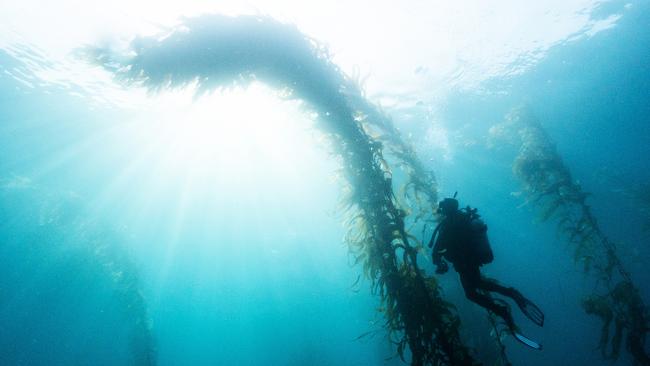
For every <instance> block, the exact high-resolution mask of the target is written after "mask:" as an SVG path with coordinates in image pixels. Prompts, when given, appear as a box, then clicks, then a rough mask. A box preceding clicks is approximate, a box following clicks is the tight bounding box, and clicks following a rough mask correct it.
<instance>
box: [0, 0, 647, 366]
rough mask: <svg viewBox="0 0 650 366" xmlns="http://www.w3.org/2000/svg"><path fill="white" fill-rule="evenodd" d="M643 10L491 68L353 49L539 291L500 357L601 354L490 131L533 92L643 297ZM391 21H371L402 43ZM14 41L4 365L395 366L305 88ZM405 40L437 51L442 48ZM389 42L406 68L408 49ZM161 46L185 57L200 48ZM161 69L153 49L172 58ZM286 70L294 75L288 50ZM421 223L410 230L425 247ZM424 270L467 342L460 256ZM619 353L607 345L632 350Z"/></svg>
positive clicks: (498, 263)
mask: <svg viewBox="0 0 650 366" xmlns="http://www.w3.org/2000/svg"><path fill="white" fill-rule="evenodd" d="M467 6H469V7H468V8H467V11H468V12H471V11H472V8H471V6H470V5H467ZM648 10H650V9H649V7H648V4H647V3H645V2H630V3H624V2H616V1H613V2H604V3H596V5H594V6H593V7H592V8H589V9H587V10H584V12H583V14H584V13H586V14H587V15H588V17H587V18H588V20H589V21H592V22H597V21H599V20H607V19H609V20H610V22H611V24H610V23H608V24H610V25H611V27H605V28H604V29H598V28H580V30H579V31H578V32H573V33H568V34H565V35H564V36H562V37H559V39H558V40H556V41H553V42H551V43H549V44H546V45H544V46H542V47H541V49H542V51H540V50H539V49H537V50H535V52H531V53H525V52H523V51H521V50H518V49H513V50H512V52H513V53H514V54H516V53H517V52H518V51H521V52H522V54H520V55H519V57H516V58H514V59H512V60H507V62H505V61H504V62H505V66H504V65H497V66H499V67H496V66H494V68H490V67H488V66H491V64H489V62H490V60H492V59H491V58H490V57H486V61H485V62H486V63H487V64H481V63H480V61H478V60H480V59H481V57H478V58H476V59H469V60H468V61H465V63H464V66H463V67H458V68H456V69H455V70H454V71H453V72H450V74H449V75H443V76H435V77H434V76H431V75H432V74H435V72H434V71H428V72H427V71H423V70H435V68H436V67H437V64H436V63H435V62H432V63H431V64H422V65H417V66H418V68H417V69H416V68H414V69H410V70H408V72H404V73H403V74H400V73H396V74H393V75H395V76H394V77H393V76H389V73H383V72H385V70H384V68H386V67H388V66H386V65H384V64H382V63H381V62H379V61H377V64H375V63H373V57H374V55H373V53H372V52H368V53H367V54H366V55H364V56H363V60H359V61H358V62H359V63H360V65H358V68H359V69H360V73H361V74H362V75H364V74H366V73H370V70H375V72H376V74H370V76H369V77H368V81H367V88H368V92H367V98H368V100H369V101H370V102H372V103H381V104H382V105H383V106H384V108H383V109H384V111H385V112H386V113H387V114H388V115H390V117H391V118H392V119H393V122H394V124H395V125H396V126H397V127H398V128H399V129H400V131H401V135H402V136H404V138H405V139H406V140H407V141H408V142H409V143H411V144H412V145H413V146H414V149H415V151H416V152H417V154H418V156H419V158H420V159H421V160H422V161H423V162H424V164H425V167H426V168H427V169H429V170H432V171H433V172H434V173H435V175H436V178H437V181H438V189H439V195H440V196H441V197H444V196H447V195H452V194H453V193H454V192H455V191H458V192H459V198H460V199H461V205H466V204H470V205H472V206H475V207H478V208H479V210H480V212H481V213H482V215H483V218H484V219H485V221H486V222H487V223H488V226H489V234H490V239H491V242H492V246H493V250H494V253H495V258H496V259H495V261H494V263H492V264H490V265H488V266H486V267H484V269H483V271H484V273H485V274H487V275H489V276H491V277H494V278H497V279H498V280H499V281H502V282H504V283H506V284H510V285H512V286H515V287H517V288H519V289H520V290H521V291H522V292H524V293H525V294H526V295H527V296H529V297H530V298H531V299H533V300H534V301H535V302H536V303H537V304H538V305H539V306H540V307H541V308H542V309H544V311H545V313H546V319H547V320H546V324H545V326H544V328H541V329H540V328H535V327H534V326H533V325H532V324H531V323H529V322H527V321H526V319H525V318H524V317H523V316H521V314H520V313H519V312H518V311H517V310H516V309H514V314H515V319H516V321H517V322H518V323H520V324H521V326H522V328H523V330H524V331H525V332H526V334H528V335H530V336H531V337H533V338H535V339H536V340H539V341H540V342H541V343H543V344H544V350H543V351H542V352H535V351H531V350H528V349H525V348H524V347H523V346H521V345H520V344H518V343H516V342H514V341H512V340H511V339H509V338H508V339H506V340H505V341H504V342H505V345H506V347H507V353H508V356H509V358H510V360H511V361H512V363H513V364H515V365H548V364H553V363H555V364H571V365H600V364H602V365H605V364H610V362H609V361H605V360H602V358H601V355H600V351H599V350H597V349H596V348H597V346H598V338H599V336H600V327H601V323H600V322H599V320H598V319H597V318H595V317H591V316H588V315H586V314H585V313H584V311H583V310H582V308H581V307H580V299H581V298H582V297H583V296H584V295H586V294H588V293H589V291H590V290H591V288H592V287H593V280H591V279H590V278H589V277H588V276H585V275H584V274H583V273H582V271H581V270H580V267H579V266H576V265H575V264H574V262H573V255H572V253H571V251H570V250H568V249H567V244H566V243H565V242H564V241H563V239H562V238H561V237H560V236H558V235H556V230H555V226H554V225H553V224H552V223H551V222H540V221H539V220H538V219H536V216H537V214H536V212H535V210H534V209H533V208H532V207H531V205H522V203H523V202H524V200H525V198H524V197H522V195H521V194H519V193H518V192H521V190H522V188H521V185H520V182H519V181H517V179H516V178H515V177H514V176H513V174H512V169H511V165H512V162H513V159H514V157H515V155H516V149H512V148H504V149H493V148H489V147H488V146H487V143H486V142H487V136H488V130H489V128H490V127H491V126H493V125H494V124H496V123H499V122H501V121H503V120H504V118H505V115H506V114H507V113H508V112H509V111H510V110H511V109H512V108H513V107H517V106H519V105H522V104H525V105H527V106H528V108H529V109H530V110H531V111H532V112H533V113H534V114H535V115H536V117H537V118H538V119H539V120H540V122H541V123H542V125H543V126H544V128H545V129H546V130H547V132H548V134H549V136H550V138H551V139H552V140H553V141H554V143H555V144H556V147H557V151H558V152H559V154H560V155H561V156H562V158H563V160H564V163H565V164H566V165H567V167H568V168H569V169H570V170H571V173H572V176H573V178H574V179H575V180H576V181H578V182H579V183H580V185H581V186H582V187H583V189H584V190H585V191H588V192H591V194H592V195H591V196H590V197H589V199H588V202H589V203H590V205H591V207H592V209H593V211H594V214H595V215H596V216H597V218H598V220H599V223H600V226H601V228H602V230H603V231H605V232H606V233H607V235H608V236H609V237H610V238H611V239H613V240H614V241H615V242H616V243H618V247H617V249H618V254H619V257H620V258H621V260H622V262H623V263H624V264H625V266H626V268H627V269H628V271H630V273H631V275H632V277H633V280H634V282H635V284H636V285H637V286H638V288H639V290H640V295H641V297H642V298H643V299H648V298H649V296H650V293H649V289H648V287H647V286H646V285H645V284H646V283H647V282H648V280H650V278H649V275H648V272H647V270H646V267H647V265H646V263H647V258H648V256H649V255H650V252H649V250H648V248H647V246H646V245H645V243H647V241H648V231H647V230H644V225H647V220H648V219H647V218H648V216H647V215H648V210H650V208H648V203H647V201H646V202H645V206H644V204H643V201H641V199H640V198H639V197H638V196H635V194H634V193H635V192H637V191H638V189H639V187H642V186H643V185H644V184H645V185H647V184H648V180H649V179H650V176H649V173H648V172H650V160H649V159H648V158H647V156H650V147H649V146H650V145H649V144H648V142H649V141H650V124H649V123H648V122H649V121H648V116H649V115H650V110H649V108H650V105H649V104H648V103H647V94H648V92H647V91H648V89H649V88H648V87H649V86H650V73H648V65H650V52H648V44H650V42H649V41H650V39H649V38H650V33H648V29H649V28H648V25H649V22H650V13H649V12H648ZM268 11H269V12H270V13H271V14H273V11H272V9H270V10H268ZM552 11H553V9H549V12H552ZM296 17H297V18H298V19H297V21H296V22H298V23H299V22H300V20H299V16H298V15H296ZM612 17H613V18H612ZM368 22H370V20H368ZM540 22H541V20H540ZM188 24H190V23H188ZM34 26H36V25H34ZM480 26H486V25H485V24H479V30H478V31H476V33H481V32H480ZM299 28H300V30H301V31H304V32H307V33H309V32H308V31H309V29H310V27H309V26H299ZM312 28H313V29H314V30H315V31H317V32H318V29H319V28H318V27H316V26H314V27H312ZM370 28H371V29H372V27H370ZM391 29H393V28H392V27H391ZM590 31H591V32H593V34H588V33H589V32H590ZM16 32H18V31H16ZM120 32H125V30H124V29H120ZM350 32H351V33H353V36H350V38H351V39H352V40H359V39H361V38H362V35H358V34H356V33H354V32H355V31H350ZM358 32H359V33H361V31H358ZM402 32H403V33H400V31H399V30H395V34H394V35H391V36H390V37H389V36H385V37H384V36H382V37H384V38H385V40H386V42H388V43H389V44H390V40H391V39H392V38H396V39H397V40H398V42H399V40H400V39H404V40H408V39H411V38H409V37H410V35H409V34H408V33H407V31H406V30H402ZM431 32H434V30H433V28H432V30H431ZM548 33H555V30H554V29H548ZM8 34H14V33H8ZM321 34H325V33H321ZM442 34H443V35H444V34H447V35H448V37H449V38H451V39H454V37H456V36H457V34H456V33H454V32H451V31H449V32H448V33H445V31H444V30H443V31H442ZM485 34H491V33H489V32H488V31H485ZM528 36H531V34H523V35H522V38H526V37H528ZM12 37H14V38H15V39H12ZM382 37H379V38H378V39H379V40H381V39H382ZM8 38H9V41H5V40H3V43H2V44H1V45H2V46H3V47H2V48H0V69H1V71H2V73H0V197H1V198H0V263H1V265H0V323H1V324H2V328H0V363H1V364H3V365H122V364H124V365H131V364H138V365H144V364H147V365H151V364H159V365H398V364H403V362H402V361H400V360H399V357H396V348H395V346H394V345H392V344H391V343H390V342H389V341H388V339H387V337H386V332H385V330H384V329H383V328H382V325H383V323H384V318H383V315H382V313H381V312H380V311H379V310H380V308H381V304H380V303H379V299H378V297H377V296H376V294H372V293H371V291H370V287H371V286H370V281H369V280H367V279H364V278H363V276H362V268H361V266H358V265H357V266H355V265H353V262H354V258H353V257H351V256H350V255H349V254H348V248H347V247H346V244H345V243H344V240H343V238H344V236H345V234H346V228H345V227H344V225H342V221H344V218H345V217H344V216H345V212H344V210H343V209H342V208H341V205H340V204H339V202H340V201H341V197H342V195H343V194H342V191H344V188H343V189H342V187H344V183H343V182H344V173H342V172H341V161H340V159H339V158H337V157H335V156H333V155H334V154H333V153H332V150H333V147H332V146H331V145H330V143H328V142H327V141H328V140H327V139H326V138H324V136H323V134H322V133H320V132H318V130H317V128H316V127H315V125H317V124H318V121H317V118H315V117H314V115H313V111H310V110H309V108H308V107H307V106H306V105H305V104H308V103H306V102H305V101H304V99H308V98H307V97H303V98H300V96H301V95H298V97H297V98H295V99H291V98H286V96H283V95H278V89H277V88H276V86H277V85H275V84H274V83H273V82H264V81H265V80H263V79H264V78H263V77H262V76H259V79H260V80H261V81H262V82H255V83H253V85H252V86H249V87H248V88H245V87H242V86H234V87H231V88H226V89H224V90H219V91H216V92H212V91H210V92H208V93H207V94H206V95H203V96H200V97H196V98H195V97H194V96H193V92H194V90H193V89H192V87H193V86H189V87H186V88H185V89H183V88H181V89H179V90H175V91H165V90H163V91H161V92H159V93H148V92H146V91H145V90H144V89H143V88H142V87H140V86H134V85H125V84H124V83H121V82H120V81H115V80H114V79H113V76H114V75H113V74H111V72H110V67H108V69H109V70H108V71H107V70H105V69H106V68H101V67H98V66H97V64H96V63H93V61H92V60H89V59H88V58H84V57H78V56H65V57H70V59H67V58H64V59H61V58H60V57H59V56H58V55H55V53H56V52H53V51H52V50H51V49H49V48H48V47H49V46H46V45H39V44H38V39H37V38H36V39H34V38H31V39H30V41H29V42H23V43H21V40H24V39H26V38H29V37H28V36H26V35H24V37H23V36H22V35H20V32H18V35H16V36H11V37H8ZM72 38H74V37H72ZM442 38H444V37H442ZM478 39H480V37H479V38H478ZM319 41H322V42H325V43H327V42H328V40H327V39H323V38H322V36H320V38H319ZM373 41H374V42H377V39H373ZM456 41H458V42H459V43H461V44H464V43H463V42H464V40H463V39H460V40H456ZM332 42H333V43H332V44H331V45H330V46H331V48H332V52H333V53H336V51H337V50H341V53H342V55H341V56H333V57H334V59H333V61H334V63H335V64H337V62H339V61H340V64H341V68H342V70H343V72H346V73H348V74H350V75H352V73H353V70H351V69H349V68H348V62H349V59H352V58H354V56H355V55H356V54H355V53H354V52H349V53H346V52H347V51H346V50H347V48H346V46H345V45H343V44H342V43H340V44H339V43H336V42H335V41H332ZM403 42H405V43H408V42H407V41H403ZM368 43H371V42H370V40H369V41H368ZM466 43H467V44H469V45H477V44H480V42H470V41H467V42H466ZM143 44H145V43H144V42H143ZM93 45H95V46H97V45H99V46H103V45H101V44H100V42H99V41H97V42H96V43H94V44H93ZM54 46H56V47H58V45H56V44H55V45H54ZM86 46H88V43H87V41H86V40H84V41H83V42H80V43H79V44H76V45H73V49H71V50H69V52H68V51H66V52H63V51H60V52H61V53H65V54H66V55H68V54H69V55H79V53H80V51H79V50H82V49H84V47H86ZM122 46H123V45H122ZM190 46H191V45H190ZM196 46H197V47H198V46H201V44H197V45H196ZM261 46H268V45H261ZM261 46H260V49H263V48H264V47H261ZM545 46H546V48H545ZM75 47H76V48H75ZM112 47H113V46H111V48H112ZM115 47H117V46H115ZM143 47H145V48H146V47H148V46H146V44H145V46H143ZM269 47H270V48H273V47H274V45H270V46H269ZM359 47H360V48H361V51H359V53H361V52H363V51H364V50H366V49H365V48H364V47H362V46H359ZM423 48H424V50H423ZM410 51H412V52H413V53H414V54H416V53H417V54H422V53H424V54H427V53H431V54H433V55H434V56H431V57H430V58H427V57H423V58H421V59H418V61H422V60H431V59H433V60H435V59H436V56H435V55H436V48H435V47H431V49H430V50H429V49H428V48H427V47H426V46H424V45H422V44H418V45H416V46H413V49H412V50H410ZM260 52H262V51H260ZM400 52H405V53H406V54H404V55H401V56H400V57H399V58H396V64H398V65H399V66H402V63H400V62H406V61H404V60H408V59H409V55H408V52H409V49H408V48H407V49H406V50H400ZM477 52H478V51H477ZM388 53H389V54H390V52H388ZM479 53H480V52H479ZM468 54H469V53H468ZM161 57H163V56H161ZM166 57H168V58H169V59H171V60H173V61H175V60H176V59H175V57H178V58H179V59H180V60H184V62H188V64H189V65H190V66H189V68H190V69H192V68H194V69H193V70H197V69H200V58H194V59H193V58H191V57H190V56H188V55H186V54H173V55H172V56H169V55H166ZM337 57H338V58H337ZM467 57H469V56H467ZM441 58H444V57H441ZM263 60H264V59H262V61H263ZM368 60H370V61H368ZM118 61H120V60H118ZM501 61H503V60H501ZM351 62H352V63H354V62H355V61H354V60H352V61H351ZM362 62H365V63H366V64H363V63H362ZM472 62H476V64H473V63H472ZM495 62H496V61H495ZM160 64H164V62H162V61H161V62H160ZM170 64H171V66H169V65H163V66H160V67H175V66H178V65H177V64H176V63H174V62H170ZM157 66H159V65H158V64H156V67H157ZM492 66H493V65H492ZM439 67H440V68H441V69H444V68H445V67H444V66H439ZM178 68H179V69H181V68H182V67H181V66H178ZM286 70H288V71H287V73H288V74H292V75H298V76H295V77H296V78H299V77H303V76H304V75H303V74H302V69H300V68H297V67H295V65H292V66H291V67H286ZM315 70H318V69H317V68H315ZM459 70H460V71H459ZM477 70H478V71H477ZM481 70H491V71H490V72H487V71H484V72H481ZM494 70H496V71H494ZM441 73H442V71H441ZM476 74H485V75H483V76H484V78H479V77H477V76H476ZM260 75H261V74H260ZM305 75H307V76H304V77H305V78H307V77H313V79H314V80H318V76H319V75H315V76H314V75H313V74H309V73H306V74H305ZM404 75H406V76H404ZM413 75H416V76H413ZM418 75H420V76H418ZM328 77H329V75H328ZM400 78H401V79H400ZM409 78H416V79H414V80H415V82H414V83H413V84H408V85H406V83H404V84H400V82H401V81H402V82H404V81H405V80H406V81H408V80H411V79H409ZM309 80H311V79H309ZM284 92H285V91H281V92H280V94H282V93H284ZM314 94H315V95H316V97H314V95H310V97H311V98H316V99H318V98H319V96H320V94H318V93H314ZM287 99H288V100H287ZM322 99H325V96H323V97H322ZM323 103H325V102H323ZM387 155H390V154H387ZM387 159H388V160H389V163H391V161H390V156H388V157H387ZM394 166H396V165H394ZM400 174H402V173H399V172H398V171H397V169H396V172H395V176H396V181H397V180H399V177H400ZM396 190H397V189H396ZM430 231H431V230H430V228H429V229H428V231H426V232H425V233H424V235H423V234H422V232H420V227H417V230H414V232H413V233H414V234H415V235H416V236H417V237H418V238H419V239H421V240H423V241H425V242H426V241H428V239H429V237H428V236H430ZM426 258H428V256H427V255H424V256H423V257H422V258H421V267H422V268H423V269H424V270H425V272H427V273H428V274H430V275H431V274H432V273H433V270H434V269H433V266H432V265H431V264H430V263H428V262H427V261H426ZM360 276H361V278H360ZM439 279H440V284H441V286H442V288H443V289H444V291H445V297H446V298H447V299H448V300H449V301H451V302H453V303H454V304H456V305H457V307H458V309H459V314H460V317H461V320H462V321H463V328H462V329H463V332H464V334H465V335H466V336H467V338H474V339H482V338H485V337H489V329H487V328H486V327H485V326H481V325H480V324H481V322H484V319H483V318H484V315H483V312H482V311H481V309H479V308H478V307H477V306H475V305H472V304H471V303H469V301H468V300H467V299H465V298H464V296H462V289H461V288H460V284H459V282H458V280H457V276H456V274H455V273H453V271H451V272H450V273H448V274H446V275H445V276H442V277H440V278H439ZM367 332H371V334H370V335H368V336H363V337H360V336H362V335H364V334H367ZM488 339H489V338H488ZM476 342H480V341H476ZM622 348H623V351H622V352H621V357H620V359H619V361H618V364H622V365H623V364H630V363H631V362H632V361H631V359H630V356H629V355H628V354H627V353H626V352H625V351H624V349H625V345H623V346H622ZM486 364H489V363H487V362H486Z"/></svg>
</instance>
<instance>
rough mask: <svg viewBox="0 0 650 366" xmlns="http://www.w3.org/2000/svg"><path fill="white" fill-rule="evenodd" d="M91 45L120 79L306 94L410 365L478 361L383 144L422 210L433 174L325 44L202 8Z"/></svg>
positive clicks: (359, 246) (359, 255) (356, 247)
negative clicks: (428, 262)
mask: <svg viewBox="0 0 650 366" xmlns="http://www.w3.org/2000/svg"><path fill="white" fill-rule="evenodd" d="M90 52H91V55H92V56H93V57H94V59H95V60H96V61H97V62H99V63H101V64H102V65H103V66H104V67H105V68H107V69H109V70H111V71H113V72H114V73H115V75H116V77H117V78H118V79H120V80H122V81H124V82H126V83H128V84H132V85H133V84H134V85H141V86H145V87H147V88H149V89H151V90H154V91H158V90H163V89H167V88H175V87H184V86H188V85H195V86H196V87H197V90H198V93H199V94H201V93H205V92H208V91H211V90H214V89H219V88H228V87H231V86H234V85H246V84H247V83H250V82H252V81H260V82H263V83H266V84H268V85H270V86H272V87H274V88H276V89H278V90H281V91H282V94H283V95H285V96H287V97H288V98H295V99H300V100H303V101H305V102H306V103H307V104H308V106H309V108H310V109H311V110H312V112H314V113H315V114H316V116H317V128H319V129H320V130H321V131H322V132H323V133H324V134H326V135H327V136H328V137H329V142H330V144H331V146H332V150H333V153H334V155H335V156H336V157H337V158H338V160H339V161H340V164H341V166H342V172H343V176H344V177H345V179H346V181H347V187H345V189H344V191H345V192H347V193H348V194H347V196H346V197H345V198H344V200H345V204H346V212H347V217H348V220H346V222H347V227H348V234H347V236H346V242H347V244H348V246H349V250H350V252H351V253H352V254H353V255H354V256H355V262H356V263H359V264H360V265H361V266H362V267H363V272H364V273H365V275H366V276H367V277H368V278H369V279H370V280H371V283H372V289H373V291H374V292H375V293H376V294H378V295H379V296H380V298H381V301H382V303H383V304H382V308H383V309H384V310H383V312H384V315H385V318H386V323H385V324H386V327H387V329H388V331H389V333H390V335H391V339H392V340H393V341H394V342H395V344H396V346H397V351H398V353H399V355H400V356H402V358H404V354H405V350H406V347H408V350H409V351H410V354H411V363H412V364H413V365H475V364H477V362H476V361H475V360H474V359H473V358H472V356H471V355H470V352H469V350H468V349H467V348H466V347H465V346H464V345H463V344H462V343H461V340H460V337H459V326H460V322H459V318H458V316H457V315H456V314H455V312H454V308H453V306H452V305H451V304H449V303H448V302H446V301H444V300H443V298H442V295H441V291H440V288H439V286H438V284H437V282H436V281H435V280H434V279H433V278H426V277H425V275H424V273H423V272H422V270H421V269H420V268H418V264H417V255H418V250H419V247H418V245H414V243H415V241H413V240H412V239H411V238H412V237H411V236H410V235H409V234H408V232H407V230H406V229H405V226H404V220H405V217H406V216H407V215H408V213H407V211H406V207H399V206H398V202H397V199H396V197H395V195H394V193H393V187H392V172H391V169H390V167H389V165H388V163H387V161H386V160H385V159H384V145H386V146H388V148H389V149H390V150H391V153H392V156H394V157H395V159H396V160H397V163H398V164H399V165H400V166H401V167H402V168H403V169H404V171H405V172H406V173H407V176H408V179H409V180H408V181H407V183H406V186H405V187H406V188H405V192H406V194H405V195H406V196H407V197H408V199H407V200H405V202H408V203H409V204H410V205H412V207H411V210H410V211H415V212H418V215H417V216H418V217H421V216H423V215H425V213H426V214H427V215H431V209H432V205H433V204H434V203H435V202H436V186H435V180H434V178H433V175H431V174H430V173H428V172H426V171H425V169H424V168H423V166H422V164H420V162H419V161H418V160H417V157H416V156H415V154H414V152H413V150H412V149H411V148H410V147H409V146H408V144H406V143H405V142H404V141H403V140H402V139H401V137H400V135H399V133H398V132H397V130H396V129H395V127H394V126H393V124H392V122H391V120H390V119H389V118H387V117H386V116H385V115H384V114H383V113H382V112H381V111H380V110H379V109H377V108H376V107H375V106H373V105H372V104H371V103H369V102H368V101H367V99H366V98H365V97H364V95H363V93H362V91H361V90H360V88H359V87H358V86H357V84H356V83H355V82H354V81H353V80H351V79H350V78H348V77H347V76H346V75H345V74H344V73H342V72H341V70H340V69H339V68H338V67H336V65H334V64H333V63H332V62H331V61H330V57H329V55H328V54H327V51H326V49H325V48H324V47H322V46H321V45H319V44H318V43H317V42H316V41H314V40H312V39H310V38H308V37H306V36H305V35H303V34H301V33H300V32H299V31H298V30H297V29H296V28H295V27H293V26H289V25H284V24H282V23H279V22H277V21H274V20H272V19H269V18H260V17H254V16H240V17H226V16H201V17H198V18H192V19H185V20H184V22H183V24H182V25H180V26H178V27H177V28H175V29H173V30H172V31H170V32H169V33H166V34H163V35H161V36H158V37H150V38H137V39H135V40H134V41H133V42H132V43H131V49H130V50H129V51H128V52H127V53H125V54H124V55H117V54H115V53H111V52H110V51H109V50H105V49H94V50H91V51H90ZM423 198H424V199H423Z"/></svg>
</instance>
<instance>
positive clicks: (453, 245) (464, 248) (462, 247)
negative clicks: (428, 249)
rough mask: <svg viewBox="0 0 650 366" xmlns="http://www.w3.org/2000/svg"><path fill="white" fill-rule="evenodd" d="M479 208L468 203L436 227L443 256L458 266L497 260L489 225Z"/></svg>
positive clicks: (482, 263) (435, 232)
mask: <svg viewBox="0 0 650 366" xmlns="http://www.w3.org/2000/svg"><path fill="white" fill-rule="evenodd" d="M477 211H478V210H477V209H472V208H470V207H469V206H468V207H467V208H465V209H461V210H458V211H457V212H456V213H455V214H454V215H451V216H449V217H447V218H445V219H444V220H443V221H442V222H440V224H439V225H438V227H437V228H436V230H435V231H434V234H433V235H434V236H435V235H436V234H437V235H438V238H437V239H436V243H438V241H440V245H437V246H436V247H438V248H440V250H441V251H444V252H443V253H442V255H443V257H444V258H445V259H447V260H448V261H450V262H451V263H453V264H454V266H456V267H458V266H459V265H479V266H480V265H484V264H488V263H491V262H492V261H493V260H494V254H493V253H492V247H491V246H490V241H489V240H488V237H487V225H486V224H485V222H483V220H481V218H480V215H479V214H478V213H477Z"/></svg>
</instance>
